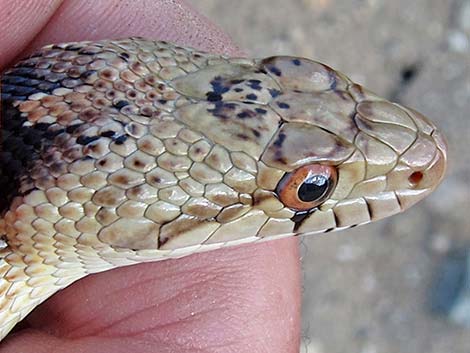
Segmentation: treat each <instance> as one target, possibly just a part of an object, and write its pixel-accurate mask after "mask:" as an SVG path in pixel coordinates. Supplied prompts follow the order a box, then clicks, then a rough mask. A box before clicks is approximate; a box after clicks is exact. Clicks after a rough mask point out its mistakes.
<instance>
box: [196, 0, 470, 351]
mask: <svg viewBox="0 0 470 353" xmlns="http://www.w3.org/2000/svg"><path fill="white" fill-rule="evenodd" d="M192 4H193V5H194V6H195V7H196V8H198V9H199V10H200V12H202V13H204V14H205V15H206V16H207V17H209V18H210V19H212V20H213V21H214V22H215V23H217V24H219V25H220V26H221V27H223V28H224V29H225V30H226V32H228V33H229V34H230V35H231V36H232V38H233V39H234V41H235V42H236V43H238V44H239V45H240V47H242V48H244V49H245V50H246V51H247V52H248V53H249V54H250V55H252V56H258V57H262V56H270V55H276V54H290V55H297V56H304V57H309V58H313V59H316V60H319V61H322V62H324V63H327V64H328V65H330V66H332V67H333V68H335V69H338V70H340V71H342V72H344V73H346V74H347V75H348V76H349V77H351V78H352V79H353V80H354V81H356V82H359V83H361V84H363V85H365V86H366V87H368V88H369V89H371V90H373V91H375V92H376V93H378V94H379V95H381V96H385V97H387V98H389V99H393V100H394V101H399V102H400V103H402V104H405V105H409V106H411V107H414V108H416V109H417V110H419V111H421V112H422V113H424V114H425V115H427V116H428V117H429V118H431V120H433V121H434V122H435V123H436V125H437V126H438V127H440V128H441V129H442V130H443V131H444V133H445V135H446V136H447V139H448V143H449V148H450V153H449V159H450V168H449V171H448V174H447V178H446V180H445V181H444V182H443V184H442V185H441V187H440V188H439V189H438V190H437V191H436V192H435V193H434V194H433V195H432V196H431V197H429V198H428V199H426V200H425V201H424V202H422V203H420V204H419V205H417V206H415V207H413V208H412V209H411V210H409V211H408V212H406V213H405V214H402V215H399V216H395V217H392V218H391V219H387V220H384V221H381V222H378V223H375V224H371V225H368V226H364V227H359V228H355V229H352V230H349V231H344V232H339V233H332V234H328V235H325V236H316V237H315V236H314V237H308V238H304V239H303V241H302V242H303V243H302V247H303V249H302V250H303V268H304V290H303V293H304V298H303V347H302V350H303V351H304V352H309V353H323V352H328V353H336V352H338V353H339V352H341V353H343V352H349V353H350V352H360V353H388V352H428V353H434V352H436V353H437V352H439V353H460V352H462V353H463V352H465V353H468V352H470V281H469V280H468V277H469V273H468V272H470V260H469V256H468V247H469V246H470V151H469V147H470V144H469V141H470V0H411V1H410V0H394V1H390V0H290V1H287V0H256V1H253V0H237V1H224V0H222V1H221V0H198V1H193V2H192Z"/></svg>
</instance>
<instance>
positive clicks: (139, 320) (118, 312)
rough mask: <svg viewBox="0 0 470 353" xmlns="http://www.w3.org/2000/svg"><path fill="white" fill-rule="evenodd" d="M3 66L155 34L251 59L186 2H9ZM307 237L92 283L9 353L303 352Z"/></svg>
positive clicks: (0, 346)
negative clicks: (35, 54) (42, 52)
mask: <svg viewBox="0 0 470 353" xmlns="http://www.w3.org/2000/svg"><path fill="white" fill-rule="evenodd" d="M0 9H1V10H0V28H2V38H1V39H0V68H3V69H4V68H5V67H6V65H7V64H8V63H10V62H11V61H12V60H13V59H14V58H15V57H18V56H22V55H24V54H25V53H28V52H31V51H32V50H33V49H35V48H38V47H40V46H42V45H44V44H47V43H54V42H55V43H58V42H69V41H77V40H95V39H109V38H123V37H129V36H144V37H148V38H153V39H162V40H169V41H173V42H177V43H180V44H186V45H190V46H193V47H197V48H200V49H205V50H209V51H214V52H219V53H220V52H225V53H229V54H232V55H237V54H240V52H239V50H237V48H236V47H235V46H234V45H233V44H232V43H231V42H230V39H229V38H228V36H226V35H225V34H224V33H223V32H222V31H221V30H220V29H218V28H217V27H216V26H214V25H212V24H210V23H209V22H208V21H207V20H206V19H204V18H203V17H202V16H200V15H198V14H197V13H195V12H194V11H193V10H192V9H191V8H189V7H188V6H187V5H186V4H185V3H183V2H182V1H177V0H160V1H144V0H142V1H128V0H126V1H119V0H108V1H99V2H98V1H91V0H90V1H79V0H69V1H64V2H61V1H37V0H36V1H34V0H24V1H22V2H18V1H13V0H3V1H2V0H0ZM299 273H300V271H299V253H298V247H297V240H295V239H292V238H291V239H285V240H278V241H273V242H267V243H263V244H257V245H248V246H240V247H235V248H232V249H225V250H218V251H213V252H209V253H204V254H197V255H193V256H189V257H186V258H182V259H178V260H168V261H163V262H158V263H150V264H142V265H136V266H130V267H125V268H120V269H115V270H113V271H108V272H104V273H101V274H96V275H92V276H89V277H86V278H84V279H82V280H80V281H78V282H77V283H75V284H73V285H72V286H70V287H68V288H66V289H65V290H63V291H61V292H59V293H57V294H56V295H55V296H53V297H52V298H51V299H49V300H48V301H47V302H45V303H44V304H42V305H41V306H40V307H38V308H37V309H36V310H35V311H34V312H33V313H32V314H31V315H30V316H29V317H28V318H27V319H26V320H25V322H24V323H22V324H20V326H21V329H19V330H16V332H15V333H14V334H12V335H10V336H8V337H7V338H6V339H5V340H4V341H3V342H2V343H0V353H4V352H15V353H16V352H22V353H28V352H35V353H38V352H39V353H41V352H58V353H59V352H83V353H85V352H100V353H106V352H115V353H120V352H131V351H132V352H168V353H170V352H271V353H274V352H283V353H285V352H298V351H299V337H300V323H299V322H300V320H299V317H300V276H299Z"/></svg>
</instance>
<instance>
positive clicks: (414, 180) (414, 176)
mask: <svg viewBox="0 0 470 353" xmlns="http://www.w3.org/2000/svg"><path fill="white" fill-rule="evenodd" d="M422 179H423V172H419V171H418V172H413V173H411V174H410V176H409V177H408V181H409V182H410V184H411V186H413V187H414V186H416V185H418V184H419V182H420V181H421V180H422Z"/></svg>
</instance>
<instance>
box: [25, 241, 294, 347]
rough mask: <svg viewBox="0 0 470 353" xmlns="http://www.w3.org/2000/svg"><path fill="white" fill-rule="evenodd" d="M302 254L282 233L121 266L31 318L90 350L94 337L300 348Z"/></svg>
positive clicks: (116, 341)
mask: <svg viewBox="0 0 470 353" xmlns="http://www.w3.org/2000/svg"><path fill="white" fill-rule="evenodd" d="M298 262H299V254H298V247H297V244H296V241H295V240H293V239H285V240H280V241H273V242H267V243H264V244H258V245H254V246H253V245H251V246H240V247H235V248H232V249H224V250H220V251H213V252H209V253H205V254H198V255H193V256H189V257H186V258H182V259H178V260H169V261H164V262H161V263H151V264H143V265H137V266H130V267H125V268H120V269H116V270H113V271H110V272H107V273H103V274H98V275H93V276H90V277H88V278H85V279H83V280H81V281H79V282H77V283H76V284H74V285H73V286H71V287H69V288H67V289H65V290H64V291H63V292H62V293H60V294H59V295H56V296H54V297H53V298H52V299H51V300H49V301H48V303H47V304H48V305H47V306H44V305H43V306H42V307H40V308H39V310H38V312H37V314H38V315H37V316H35V320H34V322H33V323H32V326H33V327H38V328H41V329H42V330H46V331H48V332H50V333H52V335H53V336H54V337H62V338H64V339H63V340H62V342H61V347H62V350H60V351H57V352H69V351H76V350H77V347H80V351H82V350H83V351H88V350H87V349H89V351H93V349H92V348H93V345H95V347H94V349H96V341H95V340H93V339H92V338H93V337H95V338H96V337H98V338H107V348H108V349H109V351H112V350H113V349H118V348H119V349H122V351H123V352H127V351H131V350H132V349H131V348H132V347H134V346H135V345H136V344H138V342H145V344H146V347H147V349H146V348H145V346H143V347H140V348H139V349H138V351H140V352H147V351H149V352H153V351H154V349H155V347H158V349H159V351H162V352H167V351H168V352H180V351H184V352H186V351H187V352H193V351H204V352H212V351H216V348H217V347H218V348H221V347H232V348H233V347H237V349H236V351H237V352H241V353H242V352H261V351H263V352H264V351H269V352H272V353H276V352H282V353H286V352H298V349H299V346H298V344H299V331H300V328H299V321H300V320H299V312H300V293H299V291H300V289H299V288H300V285H299V283H300V275H299V273H300V271H299V269H298ZM40 316H42V319H43V318H44V317H48V318H49V320H47V321H44V320H40ZM36 339H38V336H36ZM24 342H26V341H24ZM28 344H29V346H30V347H35V345H34V341H33V342H28ZM77 344H78V345H79V346H77ZM25 347H27V344H26V343H25ZM111 347H113V349H111ZM72 348H73V349H72ZM103 349H104V348H103ZM101 351H103V350H101ZM118 351H120V350H118ZM222 351H223V350H222ZM22 352H23V350H22ZM24 352H29V351H28V350H25V351H24Z"/></svg>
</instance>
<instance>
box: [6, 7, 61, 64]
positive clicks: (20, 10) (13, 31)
mask: <svg viewBox="0 0 470 353" xmlns="http://www.w3.org/2000/svg"><path fill="white" fill-rule="evenodd" d="M61 2H62V1H61V0H52V1H50V0H23V1H17V0H0V9H1V11H0V28H1V32H0V33H1V35H0V70H1V69H2V68H3V67H4V66H5V65H6V64H7V63H8V62H10V61H11V60H12V59H13V58H14V57H15V56H17V55H18V54H19V53H20V52H21V51H22V50H23V48H24V47H25V46H26V45H27V44H28V43H29V42H30V41H31V40H32V39H33V38H34V37H35V36H36V35H37V34H38V32H39V31H40V30H41V28H42V27H43V26H44V25H45V24H46V23H47V21H48V20H49V18H50V17H51V16H52V15H53V13H54V11H55V10H56V9H57V8H58V7H59V5H60V3H61Z"/></svg>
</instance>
